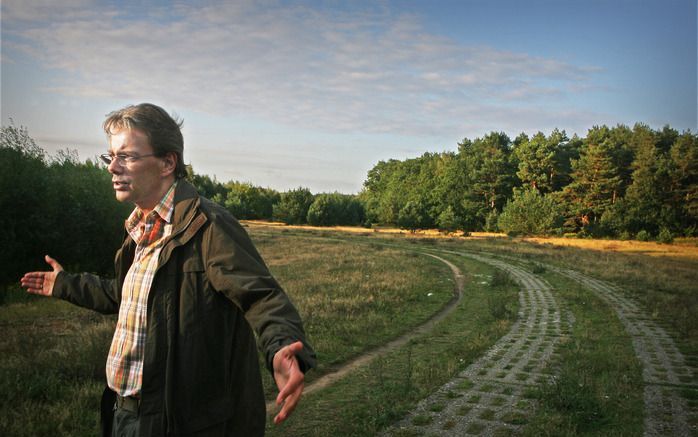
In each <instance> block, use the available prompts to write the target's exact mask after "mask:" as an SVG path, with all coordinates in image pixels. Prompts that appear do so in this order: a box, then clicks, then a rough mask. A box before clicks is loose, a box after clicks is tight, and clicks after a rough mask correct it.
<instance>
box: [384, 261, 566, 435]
mask: <svg viewBox="0 0 698 437" xmlns="http://www.w3.org/2000/svg"><path fill="white" fill-rule="evenodd" d="M440 253H452V254H456V255H460V256H466V257H469V258H472V259H475V260H476V261H479V262H482V263H486V264H490V265H492V266H494V267H496V268H498V269H501V270H504V271H507V272H508V273H509V274H510V275H511V277H512V278H513V279H514V281H516V282H517V283H518V284H519V285H520V286H521V288H520V290H519V304H520V309H519V314H518V319H517V321H516V322H515V323H514V324H513V325H512V328H511V330H510V331H509V332H508V333H507V334H506V335H504V336H503V337H502V338H500V339H499V340H498V341H497V342H496V343H495V344H494V345H493V346H492V347H491V348H490V349H489V350H488V351H487V352H486V353H485V354H484V355H483V356H482V357H481V358H479V359H478V360H476V361H475V362H474V363H472V364H471V365H470V366H469V367H468V368H466V369H465V370H464V371H462V372H461V373H460V374H458V376H457V377H456V378H454V379H453V380H451V381H450V382H448V383H446V384H445V385H444V386H442V387H441V388H440V389H438V390H437V391H436V392H435V393H434V394H432V395H431V396H429V397H427V398H426V399H424V400H423V401H421V402H420V403H419V404H418V405H417V407H416V408H415V409H414V410H413V411H412V412H411V413H410V414H409V415H408V416H407V417H406V418H405V419H403V420H402V421H400V422H398V423H397V424H396V425H395V426H394V427H392V428H390V429H388V430H387V431H386V432H385V434H384V435H392V436H399V435H421V434H428V435H442V436H452V435H464V434H475V435H483V436H491V435H499V434H512V433H517V432H518V431H519V430H520V428H521V427H522V425H523V424H525V423H526V417H527V415H528V414H529V412H530V410H531V409H532V408H533V406H534V405H533V402H532V401H531V400H530V399H527V396H526V394H527V393H526V392H527V390H529V389H530V388H532V387H535V386H537V385H539V384H540V383H541V382H543V381H545V380H547V379H548V378H550V376H551V375H550V373H551V368H550V366H549V364H550V361H551V358H552V356H553V354H554V351H555V347H556V345H557V344H558V343H559V341H560V339H561V338H562V336H563V335H566V334H568V333H569V328H570V327H571V324H572V323H573V319H572V318H571V316H569V315H568V316H567V317H566V319H565V320H563V319H562V317H561V314H562V313H561V310H560V307H559V305H558V303H557V302H556V300H555V298H554V297H553V294H552V287H551V286H550V285H549V284H548V283H547V282H545V281H544V280H543V279H541V278H538V277H536V276H535V275H533V274H532V273H530V272H528V271H526V270H525V269H523V268H521V267H518V266H515V265H512V264H508V263H506V262H503V261H501V260H497V259H493V258H489V257H485V256H481V255H475V254H470V253H461V252H450V251H440Z"/></svg>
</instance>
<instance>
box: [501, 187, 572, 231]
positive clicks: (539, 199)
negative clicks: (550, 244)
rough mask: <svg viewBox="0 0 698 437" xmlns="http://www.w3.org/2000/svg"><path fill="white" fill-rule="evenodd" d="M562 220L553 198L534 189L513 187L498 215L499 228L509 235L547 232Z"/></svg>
mask: <svg viewBox="0 0 698 437" xmlns="http://www.w3.org/2000/svg"><path fill="white" fill-rule="evenodd" d="M561 222H562V214H561V213H560V208H559V207H558V205H557V203H556V202H555V200H554V199H553V198H552V197H550V196H543V195H542V194H540V192H538V190H535V189H531V188H529V189H515V190H514V197H513V198H512V200H510V201H509V202H507V204H506V205H505V206H504V209H503V210H502V213H501V214H500V215H499V220H498V221H497V225H498V226H499V229H500V230H502V231H504V232H506V233H507V234H510V235H521V234H523V235H532V234H533V235H541V234H549V233H551V232H552V231H553V230H554V229H555V228H557V227H559V226H560V225H561Z"/></svg>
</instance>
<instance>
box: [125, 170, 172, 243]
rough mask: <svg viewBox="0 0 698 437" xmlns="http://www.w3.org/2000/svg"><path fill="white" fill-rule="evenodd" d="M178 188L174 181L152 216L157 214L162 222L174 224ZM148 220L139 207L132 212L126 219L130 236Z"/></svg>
mask: <svg viewBox="0 0 698 437" xmlns="http://www.w3.org/2000/svg"><path fill="white" fill-rule="evenodd" d="M176 187H177V181H174V183H173V184H172V186H170V188H169V189H168V190H167V193H165V195H164V196H163V197H162V199H160V202H158V204H157V205H155V207H154V208H153V211H151V213H150V214H149V215H152V214H153V212H154V213H156V214H157V215H158V216H160V218H161V219H162V220H164V221H165V222H167V223H171V222H172V215H173V213H174V197H175V188H176ZM145 220H147V217H144V216H143V210H142V209H140V208H139V207H136V208H134V210H133V211H132V212H131V215H129V216H128V218H127V219H126V230H127V231H128V233H129V234H132V233H133V231H134V230H135V228H136V227H137V226H138V224H139V223H140V222H142V221H145Z"/></svg>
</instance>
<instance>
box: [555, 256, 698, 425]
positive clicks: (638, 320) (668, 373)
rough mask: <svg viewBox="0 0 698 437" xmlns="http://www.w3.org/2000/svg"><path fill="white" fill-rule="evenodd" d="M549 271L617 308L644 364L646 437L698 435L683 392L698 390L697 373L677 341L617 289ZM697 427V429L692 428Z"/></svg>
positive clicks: (576, 275) (566, 271)
mask: <svg viewBox="0 0 698 437" xmlns="http://www.w3.org/2000/svg"><path fill="white" fill-rule="evenodd" d="M545 267H546V268H549V269H550V270H552V271H554V272H557V273H559V274H561V275H564V276H566V277H568V278H570V279H572V280H574V281H576V282H579V283H580V284H582V285H583V286H584V287H586V288H587V289H589V290H591V291H592V292H594V293H595V294H596V295H597V296H599V297H600V298H601V299H602V300H603V301H605V302H606V303H607V304H608V305H610V306H611V308H613V309H614V310H615V311H616V313H617V314H618V318H619V319H620V321H621V323H622V324H623V325H624V327H625V329H626V331H627V332H628V334H629V335H630V337H631V339H632V344H633V348H634V350H635V355H636V356H637V358H638V360H639V361H640V363H641V364H642V379H643V381H644V383H645V389H644V394H643V398H644V409H645V419H644V428H645V431H644V435H645V436H647V437H654V436H665V435H672V436H681V437H683V436H690V435H692V434H693V435H695V434H696V433H698V429H696V425H695V423H696V419H698V417H696V416H698V414H696V412H693V416H694V417H693V418H691V417H690V415H691V414H690V409H689V406H688V403H687V401H686V399H684V398H683V397H682V396H681V391H682V390H687V389H688V390H696V389H698V383H697V382H696V377H695V374H694V370H693V369H692V368H691V367H690V366H689V365H687V364H686V359H685V357H684V356H683V354H682V353H681V352H680V351H679V349H678V348H677V347H676V343H675V342H674V340H673V338H672V337H671V336H670V335H669V334H668V333H667V332H666V330H665V329H664V328H662V327H661V326H660V325H658V324H657V323H656V322H655V321H653V320H652V319H651V318H650V317H649V315H648V314H647V313H646V312H645V311H644V309H642V308H641V307H640V306H639V305H638V304H637V303H636V302H635V301H634V300H632V299H630V298H628V297H626V296H624V295H623V291H622V290H621V289H620V288H619V287H616V286H615V285H612V284H609V283H607V282H604V281H601V280H598V279H595V278H592V277H590V276H587V275H584V274H582V273H579V272H577V271H574V270H569V269H563V268H559V267H555V266H550V265H545ZM690 423H693V425H690Z"/></svg>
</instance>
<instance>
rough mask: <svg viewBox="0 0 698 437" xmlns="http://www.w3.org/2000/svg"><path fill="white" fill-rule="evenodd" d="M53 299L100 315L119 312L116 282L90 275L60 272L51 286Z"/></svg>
mask: <svg viewBox="0 0 698 437" xmlns="http://www.w3.org/2000/svg"><path fill="white" fill-rule="evenodd" d="M53 297H57V298H59V299H63V300H67V301H68V302H70V303H73V304H75V305H78V306H81V307H84V308H88V309H91V310H94V311H97V312H100V313H102V314H115V313H118V312H119V301H118V300H117V299H118V298H117V292H116V281H114V280H113V279H105V278H102V277H100V276H97V275H93V274H91V273H79V274H72V273H67V272H65V271H62V272H60V273H59V274H58V277H57V278H56V282H55V284H54V285H53Z"/></svg>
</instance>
